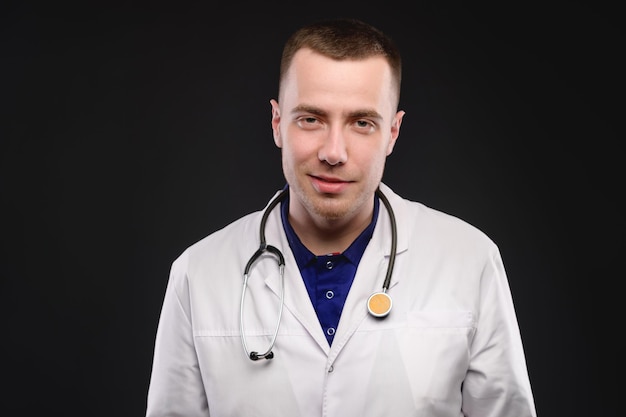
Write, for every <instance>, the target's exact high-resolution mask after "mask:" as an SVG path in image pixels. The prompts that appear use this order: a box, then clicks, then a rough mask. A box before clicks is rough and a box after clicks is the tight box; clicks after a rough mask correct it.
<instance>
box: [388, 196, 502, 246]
mask: <svg viewBox="0 0 626 417" xmlns="http://www.w3.org/2000/svg"><path fill="white" fill-rule="evenodd" d="M381 189H382V187H381ZM386 190H387V191H386V194H389V200H390V202H391V204H392V207H393V208H394V211H395V212H396V221H397V223H398V234H399V235H401V234H405V235H406V239H408V240H411V241H413V242H415V241H426V242H427V243H428V244H430V245H442V246H446V247H448V248H453V247H456V248H464V249H467V250H470V249H472V248H473V250H470V251H471V252H474V250H480V251H485V250H486V251H492V250H497V247H496V245H495V243H494V242H493V240H492V239H491V238H490V237H489V236H488V235H487V234H486V233H485V232H483V231H482V230H481V229H479V228H478V227H477V226H475V225H473V224H471V223H469V222H468V221H466V220H464V219H462V218H461V217H458V216H455V215H452V214H449V213H446V212H444V211H442V210H439V209H436V208H433V207H430V206H428V205H426V204H424V203H422V202H419V201H414V200H411V199H407V198H405V197H402V196H400V195H398V194H396V193H394V192H393V191H392V190H391V189H390V188H388V187H386Z"/></svg>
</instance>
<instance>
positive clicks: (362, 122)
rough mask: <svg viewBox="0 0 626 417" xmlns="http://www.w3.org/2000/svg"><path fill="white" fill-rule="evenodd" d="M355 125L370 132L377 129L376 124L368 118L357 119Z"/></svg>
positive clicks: (363, 130)
mask: <svg viewBox="0 0 626 417" xmlns="http://www.w3.org/2000/svg"><path fill="white" fill-rule="evenodd" d="M354 127H355V128H356V129H357V130H358V131H360V132H364V133H369V132H372V131H374V130H375V129H376V125H375V124H374V123H372V122H371V121H370V120H366V119H358V120H355V122H354Z"/></svg>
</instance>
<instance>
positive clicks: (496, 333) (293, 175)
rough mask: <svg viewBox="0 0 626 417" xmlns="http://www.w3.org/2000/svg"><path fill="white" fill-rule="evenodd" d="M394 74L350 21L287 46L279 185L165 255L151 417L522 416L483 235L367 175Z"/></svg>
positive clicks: (390, 58)
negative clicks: (167, 267) (167, 269)
mask: <svg viewBox="0 0 626 417" xmlns="http://www.w3.org/2000/svg"><path fill="white" fill-rule="evenodd" d="M400 82H401V59H400V55H399V53H398V50H397V49H396V47H395V46H394V44H393V42H392V41H391V40H390V39H389V38H388V37H387V36H385V35H384V34H383V33H381V32H380V31H379V30H377V29H375V28H373V27H371V26H369V25H367V24H365V23H363V22H359V21H355V20H348V19H343V20H342V19H340V20H330V21H325V22H319V23H315V24H311V25H308V26H306V27H304V28H302V29H300V30H299V31H297V32H296V33H295V34H294V35H292V37H291V38H290V39H289V40H288V41H287V43H286V45H285V48H284V51H283V56H282V61H281V72H280V85H279V94H278V101H276V100H271V109H272V122H271V123H272V130H273V135H274V142H275V143H276V145H277V146H278V147H279V148H280V149H281V152H282V164H283V171H284V175H285V179H286V182H287V184H286V186H285V188H284V189H283V190H281V191H280V192H277V193H276V195H275V198H273V199H272V200H271V203H269V204H268V206H267V207H266V209H265V210H263V211H262V212H261V211H259V212H255V213H252V214H250V215H247V216H245V217H243V218H242V219H239V220H237V221H235V222H233V223H232V224H230V225H228V226H226V227H225V228H223V229H222V230H219V231H216V232H215V233H213V234H211V235H209V236H208V237H206V238H204V239H203V240H201V241H200V242H197V243H196V244H194V245H192V246H190V247H189V248H188V249H187V250H186V251H185V252H184V253H183V254H182V255H181V256H180V257H179V258H178V259H177V260H176V261H175V262H174V263H173V265H172V270H171V275H170V281H169V283H168V287H167V291H166V295H165V300H164V303H163V309H162V312H161V318H160V322H159V327H158V332H157V337H156V346H155V352H154V363H153V371H152V378H151V382H150V389H149V393H148V404H147V413H146V414H147V416H148V417H154V416H209V415H210V416H213V417H215V416H218V417H223V416H237V417H241V416H289V417H296V416H341V417H349V416H359V417H365V416H402V417H405V416H417V415H419V416H428V417H437V416H446V417H448V416H449V417H453V416H454V417H458V416H461V415H465V416H480V417H504V416H514V417H527V416H535V415H536V413H535V409H534V403H533V397H532V393H531V388H530V382H529V378H528V373H527V370H526V364H525V357H524V352H523V348H522V342H521V338H520V332H519V329H518V324H517V321H516V316H515V311H514V308H513V303H512V298H511V294H510V290H509V286H508V283H507V278H506V274H505V271H504V267H503V264H502V260H501V257H500V254H499V250H498V248H497V247H496V245H495V244H494V243H493V242H492V241H491V240H490V239H489V238H488V237H487V236H485V235H484V234H483V233H482V232H480V231H479V230H478V229H476V228H474V227H472V226H470V225H469V224H467V223H465V222H463V221H461V220H459V219H457V218H455V217H452V216H449V215H446V214H444V213H441V212H438V211H435V210H433V209H431V208H428V207H426V206H424V205H422V204H420V203H417V202H412V201H408V200H406V199H403V198H401V197H400V196H398V195H396V194H395V193H394V192H393V191H392V190H391V189H390V188H389V187H388V186H387V185H386V184H383V183H381V179H382V175H383V171H384V166H385V161H386V158H387V156H388V155H389V154H391V152H392V151H393V148H394V145H395V143H396V140H397V139H398V135H399V132H400V126H401V124H402V119H403V117H404V112H403V111H398V110H397V107H398V102H399V96H400ZM259 231H260V233H259ZM259 236H260V242H259ZM283 272H284V275H283ZM373 293H374V294H376V293H377V295H376V296H375V297H373V298H371V297H370V296H371V295H372V294H373ZM283 306H284V308H283Z"/></svg>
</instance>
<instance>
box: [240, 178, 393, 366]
mask: <svg viewBox="0 0 626 417" xmlns="http://www.w3.org/2000/svg"><path fill="white" fill-rule="evenodd" d="M288 193H289V189H288V188H287V187H285V189H283V191H281V193H280V194H279V195H278V196H277V197H276V198H275V199H274V200H272V201H271V202H270V204H269V205H268V206H267V208H266V209H265V212H264V213H263V217H262V218H261V224H260V227H259V241H260V244H259V248H258V249H257V250H256V252H255V253H254V254H253V255H252V257H251V258H250V260H248V263H247V264H246V267H245V268H244V273H243V287H242V290H241V300H240V304H239V331H240V332H241V343H242V345H243V349H244V352H245V353H246V355H247V356H248V358H250V359H251V360H253V361H257V360H259V359H272V358H273V357H274V353H273V352H272V349H273V348H274V344H275V343H276V338H277V336H278V330H279V328H280V322H281V321H282V315H283V309H284V306H285V258H284V256H283V254H282V252H281V251H280V249H278V248H277V247H275V246H272V245H268V244H267V242H266V240H265V225H266V223H267V219H268V217H269V214H270V212H271V211H272V210H273V209H274V207H276V205H278V203H280V202H281V201H282V200H284V199H285V197H286V196H287V195H288ZM376 195H378V197H379V198H380V200H381V201H382V202H383V204H384V205H385V208H386V209H387V212H388V213H389V219H390V223H391V253H390V254H389V263H388V266H387V273H386V275H385V281H384V282H383V289H382V292H381V293H374V294H372V296H371V297H370V299H369V300H368V310H369V312H370V313H371V314H372V315H373V316H374V317H386V316H387V314H389V311H390V310H391V298H390V297H389V296H388V295H387V294H386V293H387V290H388V289H389V285H390V284H391V275H392V273H393V267H394V265H395V259H396V248H397V226H396V218H395V215H394V212H393V209H392V207H391V204H390V203H389V200H388V199H387V197H386V196H385V195H384V194H383V192H382V191H381V190H380V188H377V189H376ZM266 252H269V253H271V254H272V255H274V256H275V257H276V261H277V262H278V271H279V274H280V286H281V291H280V306H279V309H278V320H277V322H276V327H275V328H274V334H273V335H272V339H271V341H270V345H269V347H268V349H267V350H266V351H265V352H264V353H258V352H256V351H249V350H248V345H247V343H246V333H245V328H244V320H243V316H244V304H245V300H246V290H247V288H248V279H249V277H250V269H251V268H252V265H253V264H254V262H255V261H256V260H257V259H258V258H260V257H261V255H263V254H264V253H266ZM379 294H383V295H384V298H385V299H386V300H387V301H386V302H387V303H388V307H385V310H384V311H382V312H376V311H373V310H372V308H371V307H370V300H371V299H372V297H375V296H376V295H379Z"/></svg>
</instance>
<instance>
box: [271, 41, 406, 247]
mask: <svg viewBox="0 0 626 417" xmlns="http://www.w3.org/2000/svg"><path fill="white" fill-rule="evenodd" d="M279 100H280V102H277V101H276V100H271V105H272V130H273V134H274V142H275V143H276V146H278V147H279V148H281V152H282V165H283V172H284V175H285V179H286V180H287V183H288V184H289V187H290V191H291V193H290V196H291V197H290V199H289V221H290V223H291V224H292V226H293V228H294V230H295V231H296V233H297V234H298V236H299V238H300V239H301V241H302V242H303V244H304V245H305V246H307V248H309V250H311V251H312V252H313V253H315V254H317V255H322V254H325V253H330V252H342V251H343V250H345V249H346V248H347V247H348V246H349V245H350V244H351V243H352V241H353V240H354V239H355V238H356V237H357V236H358V234H359V233H360V232H361V231H362V230H363V229H364V228H365V227H367V225H368V224H369V222H370V221H371V219H372V214H373V208H374V192H375V190H376V188H377V187H378V185H379V183H380V181H381V179H382V175H383V171H384V167H385V161H386V158H387V156H388V155H390V154H391V152H392V151H393V148H394V145H395V143H396V139H397V138H398V134H399V131H400V125H401V123H402V118H403V116H404V112H403V111H398V112H396V109H395V102H396V100H397V97H396V93H395V92H394V90H393V89H392V82H391V71H390V70H389V66H388V64H387V63H386V61H385V60H384V58H383V57H372V58H367V59H365V60H358V61H356V60H344V61H335V60H332V59H330V58H327V57H325V56H323V55H320V54H317V53H315V52H313V51H311V50H309V49H301V50H300V51H298V52H297V53H296V55H295V56H294V59H293V62H292V64H291V67H290V69H289V71H288V73H287V74H286V77H285V79H284V80H283V83H282V85H281V95H280V97H279Z"/></svg>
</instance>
